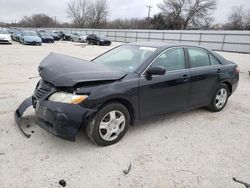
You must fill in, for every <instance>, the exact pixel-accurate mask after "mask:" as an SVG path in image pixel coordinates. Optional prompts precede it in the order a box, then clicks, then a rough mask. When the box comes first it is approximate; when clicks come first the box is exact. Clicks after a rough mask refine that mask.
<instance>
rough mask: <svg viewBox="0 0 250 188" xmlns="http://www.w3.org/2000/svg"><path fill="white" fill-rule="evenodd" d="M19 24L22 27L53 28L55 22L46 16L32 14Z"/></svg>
mask: <svg viewBox="0 0 250 188" xmlns="http://www.w3.org/2000/svg"><path fill="white" fill-rule="evenodd" d="M19 24H20V25H21V26H23V27H54V26H56V22H55V20H54V19H53V18H52V17H50V16H48V15H46V14H33V15H32V16H24V17H23V18H22V20H21V21H20V22H19Z"/></svg>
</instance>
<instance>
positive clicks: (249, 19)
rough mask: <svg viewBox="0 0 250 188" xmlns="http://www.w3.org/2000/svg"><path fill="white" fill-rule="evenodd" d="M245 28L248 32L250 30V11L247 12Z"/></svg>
mask: <svg viewBox="0 0 250 188" xmlns="http://www.w3.org/2000/svg"><path fill="white" fill-rule="evenodd" d="M244 21H245V27H246V30H250V10H247V12H246V14H245V20H244Z"/></svg>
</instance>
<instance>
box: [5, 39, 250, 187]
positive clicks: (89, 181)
mask: <svg viewBox="0 0 250 188" xmlns="http://www.w3.org/2000/svg"><path fill="white" fill-rule="evenodd" d="M117 44H118V43H114V44H113V45H112V46H111V47H114V46H116V45H117ZM111 47H99V46H86V47H85V46H84V45H82V44H79V43H71V42H56V43H54V44H43V45H42V46H23V45H20V44H17V43H14V44H13V45H1V46H0V86H1V89H0V187H4V188H5V187H6V188H9V187H21V188H24V187H32V188H35V187H39V188H40V187H43V188H47V187H53V188H54V187H60V185H59V184H58V181H59V180H61V179H64V180H65V181H66V183H67V185H66V187H72V188H77V187H162V188H171V187H199V188H200V187H209V188H210V187H211V188H214V187H218V188H222V187H227V188H230V187H234V188H235V187H236V188H237V187H239V188H241V187H244V186H242V185H240V184H237V183H235V182H233V181H232V177H237V178H239V179H242V180H244V181H246V182H248V183H250V105H249V104H250V76H249V75H248V71H250V55H246V54H236V53H220V54H222V55H223V56H224V57H226V58H228V59H230V60H232V61H235V62H237V63H238V65H239V67H240V69H241V71H242V72H241V74H240V83H239V86H238V89H237V91H236V92H235V93H234V94H233V96H232V97H231V98H230V99H229V102H228V104H227V106H226V108H225V109H224V110H223V111H222V112H219V113H211V112H208V111H206V110H204V109H197V110H193V111H190V112H185V113H180V114H173V115H166V116H160V117H156V118H154V119H151V120H149V121H144V122H141V123H139V124H137V125H136V126H133V127H131V128H130V129H129V131H128V133H127V134H126V135H125V137H124V138H123V139H122V140H121V141H120V142H119V143H117V144H115V145H112V146H109V147H98V146H96V145H94V144H92V142H90V141H89V139H88V138H87V137H86V135H85V133H81V134H80V135H79V137H78V138H77V141H76V142H69V141H65V140H62V139H60V138H57V137H55V136H53V135H51V134H49V133H47V132H46V131H44V130H43V129H41V128H39V127H38V126H37V125H36V124H35V123H33V122H32V120H33V114H34V111H33V109H29V110H28V111H27V113H26V114H25V115H26V119H25V121H24V123H25V124H28V125H30V127H25V128H24V130H25V131H26V132H27V133H31V132H33V133H31V134H32V136H31V138H30V139H27V138H25V137H24V136H23V135H22V134H21V133H20V131H19V130H18V128H17V126H16V125H15V123H14V118H13V113H14V111H15V109H16V108H17V106H18V105H19V104H20V103H21V102H22V101H23V99H25V98H26V97H28V96H30V95H31V94H32V92H33V90H34V87H35V85H36V83H37V81H38V78H36V79H32V80H30V79H28V78H29V77H32V76H37V75H38V73H37V67H38V65H39V63H40V61H41V60H42V59H43V58H44V57H46V55H48V53H49V52H58V53H62V54H67V55H71V56H75V57H79V58H84V59H91V58H93V57H95V56H96V55H98V54H100V53H102V52H104V51H106V50H108V49H110V48H111ZM129 164H131V171H130V172H129V174H127V175H124V173H123V170H125V169H127V168H128V167H129Z"/></svg>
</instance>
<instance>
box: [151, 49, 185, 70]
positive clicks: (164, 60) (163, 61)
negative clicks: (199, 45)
mask: <svg viewBox="0 0 250 188" xmlns="http://www.w3.org/2000/svg"><path fill="white" fill-rule="evenodd" d="M152 66H153V67H156V66H161V67H164V68H165V69H166V71H173V70H181V69H185V68H186V66H185V56H184V51H183V48H173V49H169V50H167V51H166V52H164V53H163V54H161V55H160V56H159V57H158V58H157V59H156V60H155V61H154V63H153V65H152Z"/></svg>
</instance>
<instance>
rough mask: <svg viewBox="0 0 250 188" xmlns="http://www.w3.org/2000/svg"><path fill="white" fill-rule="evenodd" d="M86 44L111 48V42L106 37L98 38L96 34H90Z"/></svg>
mask: <svg viewBox="0 0 250 188" xmlns="http://www.w3.org/2000/svg"><path fill="white" fill-rule="evenodd" d="M86 42H87V43H88V44H95V45H103V46H110V45H111V41H110V40H109V39H107V38H105V37H98V36H96V35H95V34H90V35H88V36H87V38H86Z"/></svg>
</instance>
